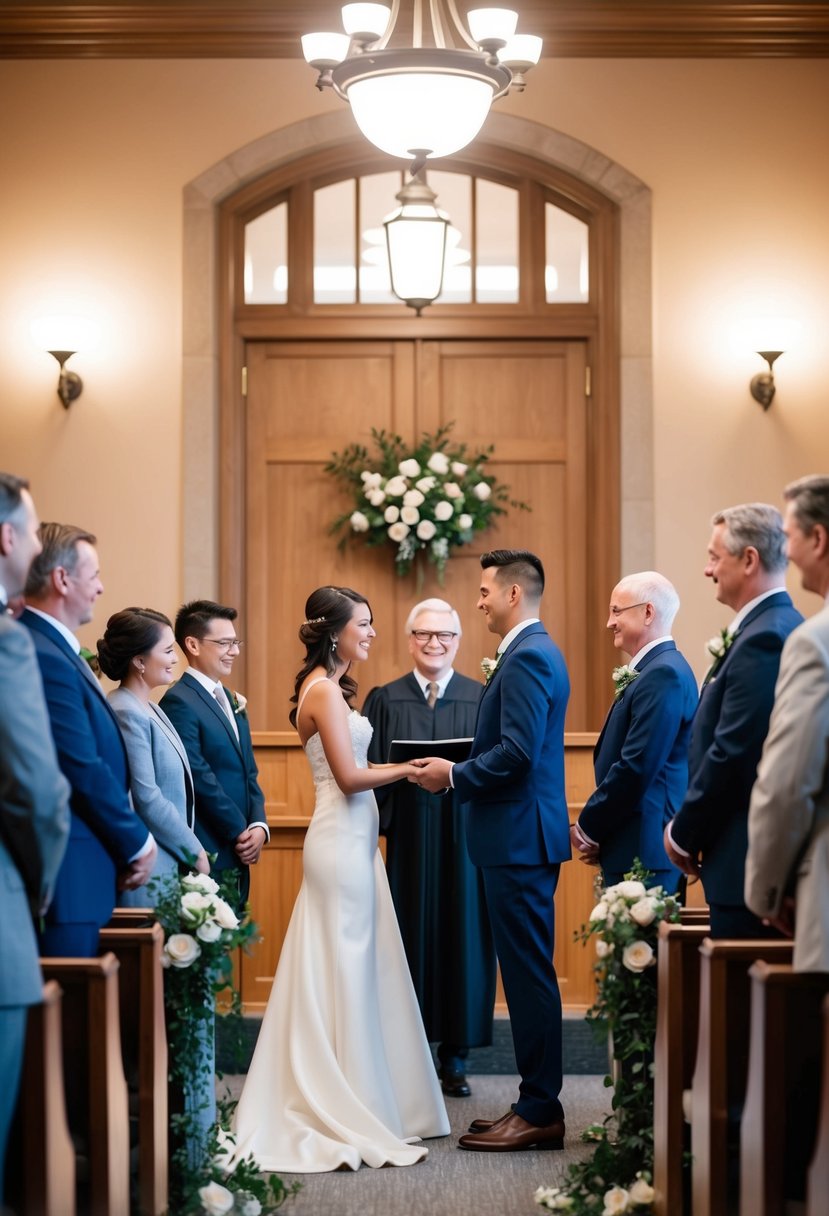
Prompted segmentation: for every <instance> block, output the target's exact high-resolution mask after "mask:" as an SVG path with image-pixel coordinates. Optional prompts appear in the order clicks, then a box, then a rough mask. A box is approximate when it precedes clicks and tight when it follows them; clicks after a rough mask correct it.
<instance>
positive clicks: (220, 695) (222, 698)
mask: <svg viewBox="0 0 829 1216" xmlns="http://www.w3.org/2000/svg"><path fill="white" fill-rule="evenodd" d="M213 696H214V697H215V698H216V700H217V701H218V702H219V708H220V709H221V711H222V713H223V714H224V716H225V717H226V718H228V719H229V720H230V725H231V726H232V727H233V733H234V735H235V736H236V738H237V739H238V738H239V728H238V727H237V725H236V723H235V721H234V720H233V710H232V709H231V708H230V702H229V701H228V699H227V694H226V693H225V690H224V689H223V688H222V686H221V684H217V685H216V687H215V688H214V689H213Z"/></svg>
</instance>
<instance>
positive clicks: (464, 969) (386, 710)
mask: <svg viewBox="0 0 829 1216" xmlns="http://www.w3.org/2000/svg"><path fill="white" fill-rule="evenodd" d="M405 631H406V635H407V640H408V647H409V654H410V655H411V657H412V660H413V663H414V670H413V671H412V672H410V673H409V674H408V675H405V676H403V677H401V678H400V679H399V680H392V681H391V683H390V684H385V685H383V686H382V687H380V688H375V689H373V690H372V691H371V692H370V693H369V695H368V697H367V698H366V702H365V705H364V707H363V713H364V715H365V716H366V717H367V718H368V719H369V721H370V722H371V723H372V725H373V727H374V735H373V737H372V741H371V746H370V748H369V760H370V761H373V762H376V763H384V762H385V761H386V760H388V750H389V744H390V743H391V741H392V739H456V738H466V737H467V736H469V737H471V736H472V735H474V733H475V720H476V717H477V713H478V700H479V698H480V695H481V688H482V685H481V684H479V683H478V682H477V681H475V680H470V679H468V678H467V677H466V676H462V675H459V674H458V673H457V672H456V671H455V670H454V668H453V663H454V662H455V658H456V656H457V653H458V646H459V644H460V638H461V623H460V618H459V617H458V614H457V612H456V611H455V610H454V608H453V607H452V606H451V604H448V603H447V602H446V601H445V600H441V599H427V600H422V601H421V602H420V603H419V604H416V605H415V606H414V608H413V609H412V610H411V612H410V613H409V617H408V620H407V621H406V625H405ZM375 794H376V797H377V803H378V806H379V810H380V824H381V830H382V831H385V834H386V838H387V850H386V867H387V871H388V877H389V885H390V887H391V892H392V897H393V899H394V904H395V908H396V911H397V919H398V921H399V924H400V932H401V935H402V937H403V944H404V946H405V948H406V956H407V958H408V962H409V967H410V969H411V973H412V980H413V982H414V987H415V991H416V993H417V997H418V1001H419V1003H420V1008H421V1012H422V1014H423V1021H424V1024H425V1027H426V1036H427V1038H428V1039H429V1041H430V1042H432V1043H437V1044H438V1049H437V1051H438V1060H439V1073H440V1079H441V1085H442V1088H443V1092H444V1093H445V1094H447V1095H448V1096H449V1097H457V1098H461V1097H468V1096H469V1094H470V1088H469V1083H468V1081H467V1079H466V1060H467V1057H468V1054H469V1049H470V1048H471V1047H486V1046H489V1045H490V1044H491V1043H492V1014H493V1006H494V1003H495V948H494V946H493V942H492V934H491V930H490V926H489V918H488V915H487V910H486V901H485V897H484V887H483V880H482V878H481V872H480V870H478V869H477V868H476V867H475V866H474V865H473V864H472V862H471V861H470V860H469V854H468V851H467V848H466V831H465V822H464V816H463V813H462V810H461V807H460V804H459V803H458V802H457V801H456V799H455V797H454V795H453V794H452V793H451V791H450V793H449V794H447V795H446V796H445V797H438V796H437V795H435V794H430V793H428V792H427V791H426V790H424V789H421V788H420V787H419V786H417V785H413V784H410V783H407V782H399V783H398V784H396V785H389V786H385V787H383V788H382V789H378V790H376V791H375Z"/></svg>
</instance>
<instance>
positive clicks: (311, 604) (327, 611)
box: [288, 587, 371, 727]
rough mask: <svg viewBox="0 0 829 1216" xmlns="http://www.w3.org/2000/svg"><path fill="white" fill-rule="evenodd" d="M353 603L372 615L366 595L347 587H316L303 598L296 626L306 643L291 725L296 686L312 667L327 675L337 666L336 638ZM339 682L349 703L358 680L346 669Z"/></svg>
mask: <svg viewBox="0 0 829 1216" xmlns="http://www.w3.org/2000/svg"><path fill="white" fill-rule="evenodd" d="M355 604H365V606H366V607H367V608H368V611H369V616H371V605H370V604H369V602H368V600H367V599H366V597H365V596H364V595H359V594H358V593H357V592H356V591H352V590H351V588H350V587H318V588H317V590H316V591H312V592H311V594H310V595H309V596H308V599H307V600H306V601H305V620H304V621H303V622H302V624H301V625H300V627H299V640H300V642H302V643H303V645H304V646H305V662H304V663H303V664H302V667H301V668H300V669H299V671H298V672H297V677H296V681H295V683H294V695H293V696H292V697H291V702H292V704H293V706H294V708H293V709H292V710H291V712H290V714H289V715H288V719H289V721H290V723H291V726H294V727H295V726H296V712H297V702H298V701H299V690H300V688H301V687H302V685H303V683H304V681H305V680H306V678H307V676H308V675H309V674H310V673H311V672H312V671H313V670H314V668H315V667H324V668H325V671H326V674H327V675H329V676H332V675H333V674H334V672H335V671H336V670H337V658H336V653H335V652H336V638H337V635H338V634H339V632H340V630H341V629H344V628H345V626H346V625H347V624H348V622H349V621H350V620H351V617H352V614H353V612H354V605H355ZM339 683H340V688H341V689H342V691H343V697H344V698H345V702H346V704H347V705H351V702H352V701H353V700H354V697H355V695H356V693H357V681H356V680H354V679H352V677H351V676H350V675H349V674H348V672H347V671H346V672H344V674H343V675H341V676H340V681H339Z"/></svg>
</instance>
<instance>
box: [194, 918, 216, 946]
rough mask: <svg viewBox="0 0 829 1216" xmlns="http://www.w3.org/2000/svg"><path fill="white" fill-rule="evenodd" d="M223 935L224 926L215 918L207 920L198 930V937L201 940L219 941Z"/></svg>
mask: <svg viewBox="0 0 829 1216" xmlns="http://www.w3.org/2000/svg"><path fill="white" fill-rule="evenodd" d="M221 936H222V926H221V925H220V924H219V923H218V922H217V921H215V920H206V921H205V922H204V924H203V925H199V927H198V929H197V930H196V937H197V938H198V939H199V941H201V942H217V941H218V940H219V938H220V937H221Z"/></svg>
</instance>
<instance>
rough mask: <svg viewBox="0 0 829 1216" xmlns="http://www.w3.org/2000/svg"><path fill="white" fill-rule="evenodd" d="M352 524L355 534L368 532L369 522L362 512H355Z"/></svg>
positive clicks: (352, 516)
mask: <svg viewBox="0 0 829 1216" xmlns="http://www.w3.org/2000/svg"><path fill="white" fill-rule="evenodd" d="M350 523H351V527H352V530H353V531H354V532H368V526H369V525H368V520H367V519H366V517H365V515H363V513H362V511H354V512H353V513H352V515H351V520H350Z"/></svg>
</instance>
